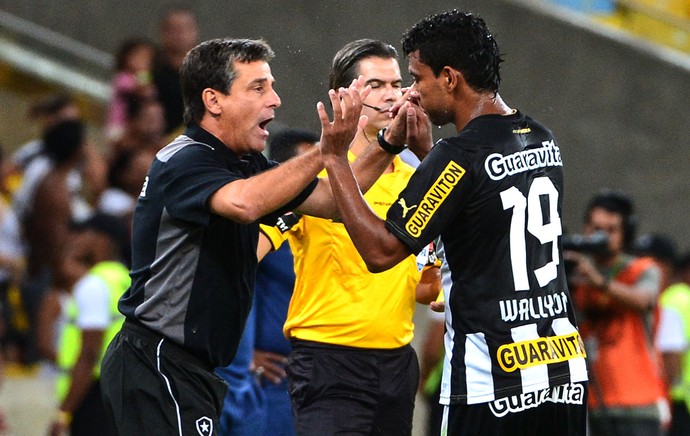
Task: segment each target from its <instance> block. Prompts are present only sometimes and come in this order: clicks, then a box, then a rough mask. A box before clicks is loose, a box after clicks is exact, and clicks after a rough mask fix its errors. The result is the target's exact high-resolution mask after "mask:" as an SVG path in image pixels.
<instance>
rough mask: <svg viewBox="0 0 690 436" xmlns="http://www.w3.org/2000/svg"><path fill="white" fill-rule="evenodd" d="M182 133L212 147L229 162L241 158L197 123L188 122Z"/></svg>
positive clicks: (237, 160)
mask: <svg viewBox="0 0 690 436" xmlns="http://www.w3.org/2000/svg"><path fill="white" fill-rule="evenodd" d="M184 135H185V136H188V137H189V138H192V139H193V140H194V141H196V142H200V143H202V144H206V145H208V146H209V147H211V148H213V149H214V150H215V151H216V153H219V154H220V155H221V156H223V158H224V159H226V160H228V161H230V162H239V161H240V160H241V159H240V158H239V156H237V155H236V154H235V153H234V152H233V151H232V150H230V149H229V148H228V147H227V146H226V145H225V144H223V142H222V141H221V140H220V139H218V138H216V137H215V136H214V135H213V134H211V133H209V132H208V131H207V130H205V129H204V128H203V127H201V126H199V125H198V124H189V125H188V126H187V128H186V129H185V131H184Z"/></svg>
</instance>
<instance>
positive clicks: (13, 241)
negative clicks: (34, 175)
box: [0, 147, 28, 361]
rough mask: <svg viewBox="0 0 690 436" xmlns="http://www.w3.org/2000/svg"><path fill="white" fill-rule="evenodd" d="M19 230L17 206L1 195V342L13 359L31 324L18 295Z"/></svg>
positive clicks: (0, 164) (0, 156)
mask: <svg viewBox="0 0 690 436" xmlns="http://www.w3.org/2000/svg"><path fill="white" fill-rule="evenodd" d="M6 165H7V160H6V159H5V155H4V151H3V150H2V148H1V147H0V168H6ZM2 173H3V174H4V172H2ZM3 182H4V179H3ZM20 233H21V231H20V225H19V221H18V220H17V217H16V215H15V213H14V210H13V209H12V207H11V205H10V203H9V201H8V199H7V198H6V197H5V196H0V320H2V321H4V322H3V325H2V327H1V328H0V346H1V347H2V352H3V354H4V357H6V358H8V359H9V360H11V361H15V360H17V358H18V357H17V356H18V353H19V349H20V348H21V343H22V334H23V332H25V331H26V329H27V328H28V324H27V320H26V313H25V312H24V308H23V307H22V306H21V298H20V296H19V295H20V294H19V284H20V282H21V278H22V275H23V273H24V263H25V262H24V247H23V245H22V242H21V237H20Z"/></svg>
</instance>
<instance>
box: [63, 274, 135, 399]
mask: <svg viewBox="0 0 690 436" xmlns="http://www.w3.org/2000/svg"><path fill="white" fill-rule="evenodd" d="M88 274H89V275H94V276H96V277H98V278H100V279H101V280H103V281H104V282H105V283H106V285H107V286H108V289H109V290H110V314H111V315H110V326H109V327H108V329H107V330H106V331H105V333H104V335H103V347H102V349H101V357H100V359H102V358H103V355H104V354H105V350H106V348H107V347H108V344H110V341H111V340H112V339H113V337H114V336H115V335H116V334H117V332H118V331H120V327H122V322H123V321H124V319H125V318H124V316H123V315H122V314H121V313H120V312H119V311H118V310H117V303H118V300H119V299H120V297H121V296H122V294H124V293H125V291H126V290H127V288H128V287H129V285H130V277H129V270H128V269H127V268H126V267H125V266H124V265H122V264H121V263H119V262H115V261H105V262H101V263H98V264H96V265H94V266H93V268H91V270H90V271H89V272H88ZM65 314H66V315H67V320H66V323H65V326H64V328H63V330H62V333H61V335H60V341H59V347H58V350H57V366H58V369H59V371H60V374H59V375H58V377H57V380H56V393H57V398H58V401H60V402H62V401H63V400H64V399H65V397H66V396H67V392H68V391H69V387H70V384H71V381H72V380H71V372H72V368H74V365H75V364H76V363H77V359H78V358H79V353H80V351H81V330H80V329H79V327H77V324H76V321H77V317H78V315H79V310H78V308H77V304H76V302H75V301H74V298H70V299H69V300H68V301H67V302H66V306H65ZM100 359H99V361H98V364H96V366H95V367H94V368H93V375H94V378H98V376H99V375H100V371H101V363H100Z"/></svg>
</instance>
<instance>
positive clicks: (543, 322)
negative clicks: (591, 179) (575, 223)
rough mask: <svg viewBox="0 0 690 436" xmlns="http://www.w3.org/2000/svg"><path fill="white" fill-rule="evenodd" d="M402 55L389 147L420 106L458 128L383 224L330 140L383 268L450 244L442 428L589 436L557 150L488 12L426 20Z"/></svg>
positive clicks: (356, 235) (340, 184)
mask: <svg viewBox="0 0 690 436" xmlns="http://www.w3.org/2000/svg"><path fill="white" fill-rule="evenodd" d="M403 51H404V53H405V54H406V55H407V56H408V58H409V62H410V63H409V72H410V74H411V75H412V77H413V79H414V84H413V86H412V87H411V89H410V90H409V91H408V94H407V97H408V99H409V100H408V101H406V102H404V103H403V104H401V105H400V107H399V110H398V111H397V115H396V117H395V119H394V121H393V122H392V124H391V125H390V127H389V128H388V129H386V130H382V131H380V132H379V135H378V138H379V141H380V142H381V144H382V146H384V147H386V148H389V149H394V148H395V147H400V146H401V145H403V144H404V143H405V138H406V136H407V135H408V134H409V128H410V127H411V126H412V127H414V120H415V119H417V117H418V116H419V112H420V111H424V112H425V113H426V114H427V115H428V117H429V119H430V120H431V122H432V123H434V124H436V125H445V124H448V123H453V124H454V125H455V127H456V129H457V132H458V134H457V136H455V137H452V138H447V139H443V140H441V141H439V142H438V143H437V144H436V145H435V146H434V147H433V148H432V149H431V151H430V152H429V154H428V155H427V156H426V157H425V158H424V160H423V161H422V163H421V164H420V166H419V167H418V168H417V170H416V172H415V173H414V174H413V176H412V178H411V179H410V181H409V183H408V184H407V187H406V188H405V189H403V191H402V192H401V193H400V195H399V197H398V200H397V201H396V202H395V203H394V204H393V206H391V208H390V209H389V211H388V214H387V218H386V219H385V220H382V219H381V218H379V217H378V216H376V215H375V214H374V213H372V212H371V210H370V209H369V208H368V206H367V205H366V203H365V202H364V200H363V199H362V197H361V195H359V193H358V188H357V185H356V181H355V179H354V177H353V176H352V171H351V169H350V167H349V165H348V162H347V149H346V148H345V147H332V146H331V145H322V155H323V156H324V164H325V166H326V169H327V172H328V176H329V179H330V182H331V187H332V189H333V191H334V195H335V197H336V202H337V203H338V208H339V210H340V215H341V218H342V220H343V222H344V223H345V226H346V228H347V230H348V233H349V234H350V236H351V238H352V241H353V242H354V244H355V246H356V248H357V251H358V252H359V253H360V255H361V256H362V258H363V259H364V261H365V263H366V264H367V266H368V268H369V269H370V270H371V271H374V272H378V271H384V270H387V269H389V268H391V267H393V266H394V265H396V264H397V263H398V262H400V261H401V260H403V259H405V258H406V257H407V256H409V255H410V254H412V253H417V252H419V251H420V250H421V249H422V248H423V247H424V246H425V245H426V244H428V243H429V242H430V241H432V240H434V238H436V237H437V236H439V235H440V237H441V242H442V243H443V246H444V249H445V261H446V262H448V266H449V267H450V278H451V282H452V283H451V285H450V287H449V288H446V286H444V292H445V293H446V295H445V301H446V335H445V344H446V350H447V353H446V362H445V367H444V372H443V377H442V392H441V403H443V404H445V405H446V408H445V410H444V419H443V423H442V427H444V428H442V432H447V434H449V435H476V434H500V435H503V434H505V435H508V434H509V435H521V434H529V435H537V434H543V435H552V434H558V435H567V434H570V435H580V434H581V435H584V434H585V427H586V424H585V422H586V400H587V383H586V382H587V371H586V367H585V352H584V349H583V347H582V344H581V340H580V336H579V333H578V330H577V327H576V322H575V317H574V313H573V309H572V304H571V301H570V295H569V292H568V287H567V283H566V277H565V270H564V267H563V262H562V255H561V252H560V242H559V236H560V235H561V233H562V231H561V218H560V216H561V204H562V194H563V171H562V166H563V163H562V160H561V155H560V150H559V148H558V146H557V145H556V142H555V140H554V138H553V136H552V134H551V132H550V131H549V130H548V129H546V128H545V127H543V126H542V125H541V124H539V123H538V122H536V121H535V120H533V119H531V118H530V117H528V116H526V115H525V114H523V113H521V112H519V111H518V110H515V109H512V108H511V107H509V106H508V105H507V104H506V103H505V102H504V101H503V100H502V98H501V97H500V95H499V94H498V88H499V83H500V75H499V64H500V63H501V61H502V59H501V57H500V55H499V51H498V45H497V43H496V41H495V39H494V37H493V36H492V35H491V33H490V32H489V30H488V29H487V27H486V24H485V22H484V20H482V19H481V18H479V17H477V16H476V15H473V14H470V13H465V12H459V11H455V10H454V11H451V12H445V13H441V14H437V15H434V16H431V17H428V18H426V19H424V20H422V21H420V22H419V23H417V24H416V25H415V26H413V27H412V29H411V30H409V31H408V32H407V33H406V34H405V35H404V37H403ZM395 110H396V108H395V107H394V108H392V109H391V112H392V113H393V112H395ZM411 122H412V123H411ZM442 434H445V433H442Z"/></svg>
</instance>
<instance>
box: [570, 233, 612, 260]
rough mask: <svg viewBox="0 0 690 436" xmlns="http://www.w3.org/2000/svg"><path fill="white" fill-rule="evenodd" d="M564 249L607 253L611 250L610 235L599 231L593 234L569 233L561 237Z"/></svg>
mask: <svg viewBox="0 0 690 436" xmlns="http://www.w3.org/2000/svg"><path fill="white" fill-rule="evenodd" d="M561 243H562V245H563V250H572V251H577V252H578V253H585V254H595V255H596V254H606V253H607V252H608V250H609V237H608V235H606V233H605V232H602V231H599V232H595V233H592V234H591V235H578V234H567V235H563V238H562V239H561Z"/></svg>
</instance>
